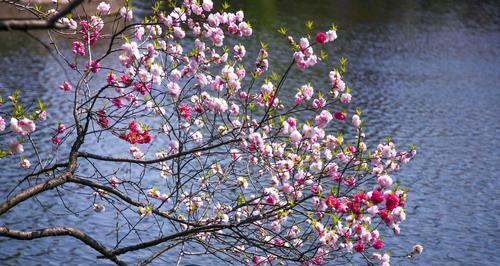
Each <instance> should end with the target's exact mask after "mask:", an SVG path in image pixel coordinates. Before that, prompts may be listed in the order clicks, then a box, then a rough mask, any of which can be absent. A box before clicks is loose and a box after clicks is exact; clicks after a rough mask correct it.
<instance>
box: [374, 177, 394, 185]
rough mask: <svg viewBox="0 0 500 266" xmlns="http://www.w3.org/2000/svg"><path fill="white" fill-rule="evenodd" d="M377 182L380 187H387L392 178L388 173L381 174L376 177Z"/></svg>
mask: <svg viewBox="0 0 500 266" xmlns="http://www.w3.org/2000/svg"><path fill="white" fill-rule="evenodd" d="M377 182H378V184H379V185H380V187H382V188H386V187H389V186H390V185H392V178H391V177H390V176H388V175H381V176H379V177H377Z"/></svg>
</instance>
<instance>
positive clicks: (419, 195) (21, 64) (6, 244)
mask: <svg viewBox="0 0 500 266" xmlns="http://www.w3.org/2000/svg"><path fill="white" fill-rule="evenodd" d="M233 2H235V3H233V7H232V8H242V9H243V10H245V11H246V16H247V18H248V19H249V20H250V21H251V22H252V25H253V27H254V33H255V35H254V37H253V38H252V39H251V40H249V41H248V45H249V46H248V47H251V45H257V44H258V42H259V41H261V40H262V41H265V42H267V43H269V44H270V51H271V52H270V56H271V64H272V65H273V66H274V67H275V69H274V70H275V71H276V72H279V71H280V70H282V68H284V67H285V64H286V63H287V62H289V60H290V59H289V58H290V54H289V52H288V49H287V48H286V43H285V40H284V39H283V38H282V37H281V36H280V35H279V34H278V33H276V28H277V27H278V26H281V25H286V26H287V27H288V28H289V32H290V34H293V35H295V36H297V37H298V36H300V34H303V33H304V32H305V27H304V21H306V20H314V23H315V25H316V26H317V28H318V29H326V28H327V27H329V26H330V25H331V23H335V24H336V25H338V27H339V31H338V35H339V39H338V40H337V41H335V43H334V44H333V46H332V47H331V48H330V49H329V52H330V54H331V56H330V58H329V60H335V59H338V58H339V57H340V56H344V57H346V58H347V59H348V62H349V63H348V69H347V74H346V80H347V82H348V84H349V86H350V87H351V88H352V94H353V96H354V97H353V99H354V100H353V104H354V105H356V106H359V107H360V108H361V109H362V110H363V117H364V118H365V119H366V121H367V124H366V126H367V139H369V140H371V141H372V142H376V141H381V140H383V139H384V138H385V137H386V136H392V137H393V139H394V140H395V142H396V143H397V144H398V146H399V147H401V148H403V147H408V146H409V145H410V144H416V145H417V148H418V155H417V157H416V159H415V160H414V161H413V162H412V163H411V164H409V165H407V166H406V167H405V168H404V169H403V171H402V172H401V173H400V174H399V175H398V176H397V177H396V178H397V181H399V182H401V183H403V184H405V185H407V186H408V187H409V189H410V193H409V199H408V207H409V208H408V220H407V221H405V222H404V223H403V224H402V225H401V235H400V236H399V237H397V238H393V237H387V238H386V242H387V243H386V244H387V246H388V247H391V249H392V250H393V252H394V253H395V254H398V253H399V254H402V253H404V252H406V251H408V250H409V249H411V247H412V246H413V245H414V244H415V243H421V244H422V245H423V246H424V253H423V254H422V255H421V256H420V257H419V258H418V259H416V260H414V261H412V262H409V261H404V260H403V261H401V264H404V265H410V264H413V265H500V257H499V255H498V252H499V251H500V240H499V238H498V236H499V235H500V221H499V219H500V212H499V211H498V210H499V209H500V199H499V196H500V195H499V193H498V189H500V176H499V175H500V174H499V173H500V136H499V134H500V3H498V2H495V1H467V2H465V1H463V2H462V1H460V2H458V1H457V2H452V1H326V0H315V1H277V0H275V1H274V0H247V1H233ZM136 11H137V12H136V13H141V10H140V9H138V10H136ZM0 40H1V42H0V73H1V77H0V94H2V95H5V94H6V93H8V92H9V91H11V90H12V89H13V88H18V87H19V88H22V89H23V94H28V95H31V96H33V97H39V96H40V95H42V98H43V99H44V100H45V101H47V102H48V104H49V112H50V113H51V115H52V117H56V118H57V119H61V120H63V119H64V118H65V116H67V115H68V112H67V111H68V110H66V109H64V108H65V107H64V106H66V105H64V102H66V101H67V99H64V98H63V97H60V95H61V94H56V93H54V91H55V90H57V85H58V84H59V83H60V81H61V73H60V69H59V68H58V67H57V66H56V65H55V64H54V60H53V58H52V57H50V55H49V54H48V53H47V52H46V51H45V50H44V49H43V47H41V46H40V45H39V44H38V43H37V42H36V41H34V40H33V39H31V38H29V37H27V36H26V35H24V34H21V33H15V34H11V33H0ZM248 49H250V48H248ZM277 62H283V65H279V64H277ZM330 67H331V66H330V65H324V66H322V67H319V68H315V70H313V71H298V70H297V71H293V73H292V74H291V75H290V76H291V78H290V79H289V80H288V81H287V84H288V87H289V89H290V92H289V93H290V95H293V93H294V92H295V88H296V87H297V86H300V85H301V84H302V83H303V82H304V80H310V81H311V82H312V83H313V85H316V87H317V88H321V85H322V84H323V85H324V84H326V83H325V81H326V80H327V73H328V71H329V68H330ZM325 91H326V87H325ZM56 95H57V96H56ZM46 145H47V146H49V145H50V144H49V143H47V144H46ZM6 169H7V161H5V160H4V161H0V173H2V174H1V175H0V176H1V179H2V182H3V185H2V186H1V187H0V196H1V197H2V198H3V197H5V195H6V193H7V191H9V190H10V189H11V188H12V187H13V185H14V184H15V179H14V177H16V176H17V174H18V173H16V172H6ZM55 197H57V194H56V193H55V192H47V193H46V194H44V195H42V196H40V197H39V199H40V200H41V201H47V202H50V199H52V200H53V199H54V198H55ZM53 202H57V201H53ZM57 204H59V203H57ZM21 207H23V209H24V210H29V211H28V212H23V213H21V212H20V211H19V210H18V211H15V212H13V213H10V214H9V215H8V216H6V217H3V218H2V220H0V224H7V225H8V226H14V227H15V228H17V229H25V228H37V227H41V226H47V225H61V223H63V224H67V223H69V224H75V225H82V226H83V225H85V228H87V230H86V231H88V233H89V234H92V235H99V234H100V231H99V228H100V227H101V226H102V225H103V224H107V223H110V222H111V221H110V220H106V218H102V217H97V216H96V215H94V213H93V212H92V211H91V210H88V211H87V212H83V213H82V214H81V215H80V217H72V216H67V215H62V214H63V213H64V212H63V211H62V210H60V211H57V210H56V211H54V210H52V209H50V208H48V207H49V206H47V208H41V207H40V206H39V205H38V204H37V203H36V202H28V203H24V204H23V206H21ZM54 212H57V213H58V214H57V215H56V214H54ZM31 217H41V218H38V219H40V220H33V219H32V218H31ZM112 218H113V217H112V215H111V216H109V217H108V219H112ZM105 237H106V236H104V235H103V236H102V238H105ZM98 238H101V237H98ZM132 260H133V258H132ZM93 261H95V253H94V252H93V251H91V250H90V249H89V248H87V247H84V246H82V245H81V244H80V243H77V242H75V241H70V240H69V239H66V238H52V239H43V240H36V241H34V242H31V243H28V242H21V241H12V240H8V241H7V240H6V239H0V264H5V265H36V264H40V265H60V264H62V263H66V264H69V265H87V264H93V263H91V262H93ZM189 262H190V263H197V264H201V265H206V264H207V263H208V261H207V260H203V261H195V260H193V261H189ZM98 263H99V264H104V263H106V262H104V261H98ZM158 263H159V264H160V263H163V264H162V265H165V264H166V265H170V263H172V261H169V260H168V258H167V261H166V262H161V261H158ZM210 263H211V262H210Z"/></svg>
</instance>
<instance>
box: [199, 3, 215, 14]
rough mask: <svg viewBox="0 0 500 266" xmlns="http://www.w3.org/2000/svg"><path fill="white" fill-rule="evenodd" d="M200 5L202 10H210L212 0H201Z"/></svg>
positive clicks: (212, 4)
mask: <svg viewBox="0 0 500 266" xmlns="http://www.w3.org/2000/svg"><path fill="white" fill-rule="evenodd" d="M201 6H202V7H203V10H205V12H210V11H211V10H212V8H213V7H214V3H213V2H212V0H203V3H202V4H201Z"/></svg>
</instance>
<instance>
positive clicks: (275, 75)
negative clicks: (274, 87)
mask: <svg viewBox="0 0 500 266" xmlns="http://www.w3.org/2000/svg"><path fill="white" fill-rule="evenodd" d="M279 78H280V77H279V75H278V73H276V72H274V71H272V72H271V79H272V80H274V81H277V80H278V79H279Z"/></svg>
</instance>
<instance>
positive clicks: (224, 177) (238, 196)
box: [0, 0, 422, 265]
mask: <svg viewBox="0 0 500 266" xmlns="http://www.w3.org/2000/svg"><path fill="white" fill-rule="evenodd" d="M110 10H111V6H110V5H109V4H108V3H106V2H102V3H100V4H99V5H98V6H97V10H87V13H88V15H86V16H84V17H79V18H76V17H72V16H71V15H69V16H64V17H62V18H59V19H58V21H57V23H59V24H62V25H64V27H63V29H59V28H57V29H52V30H50V31H49V34H50V38H51V41H52V44H51V49H52V50H53V51H56V53H57V54H59V56H60V57H61V58H62V60H63V61H64V62H65V64H66V68H67V70H68V71H70V72H72V74H71V75H68V76H67V77H66V78H63V79H61V82H60V86H59V88H54V90H56V91H55V92H54V93H57V94H58V97H67V98H68V99H69V101H70V103H71V113H70V114H68V115H67V120H66V121H54V120H51V114H50V113H48V111H47V110H45V106H44V103H43V102H42V101H39V102H38V105H36V104H35V105H33V104H25V103H23V101H22V99H23V95H22V91H16V92H13V93H12V94H11V95H5V96H4V98H3V99H2V100H0V102H1V105H0V136H1V138H2V142H1V143H2V146H0V156H1V157H4V158H3V160H6V159H9V158H5V157H10V158H15V159H16V160H18V162H19V163H18V164H17V163H16V164H15V165H11V168H12V171H16V172H19V178H18V184H17V186H16V187H15V188H14V189H13V191H12V193H10V194H9V195H3V199H2V202H1V203H0V217H1V216H4V215H6V213H8V212H9V211H11V210H12V209H14V208H23V206H22V205H21V203H23V202H24V201H29V200H34V198H36V197H37V196H38V195H40V194H42V193H52V192H53V191H55V189H60V188H67V189H71V190H73V191H75V192H74V193H75V195H77V192H78V196H79V197H81V198H82V200H81V203H80V204H83V205H87V206H88V209H87V212H96V213H95V215H100V216H104V215H109V218H108V220H107V221H109V227H107V228H100V229H99V230H102V233H101V236H100V237H97V236H96V235H91V234H89V233H87V232H86V228H73V227H68V226H64V224H62V225H60V226H56V227H48V228H38V229H34V230H27V229H26V228H23V225H22V224H19V225H18V227H19V228H7V227H5V226H2V227H0V236H2V237H7V238H13V239H20V240H32V239H36V238H43V237H58V236H70V237H72V238H73V239H74V241H80V242H81V244H82V245H87V246H89V247H91V248H92V249H94V250H95V252H96V254H97V255H96V257H97V258H99V259H108V260H111V261H112V262H114V263H116V264H118V265H125V264H126V262H125V261H127V262H129V261H131V262H133V263H137V264H138V265H145V264H149V263H151V262H153V261H155V260H157V259H159V258H161V256H162V255H165V254H168V255H169V256H173V255H175V256H177V257H178V262H180V261H181V260H182V259H184V258H186V257H190V256H213V257H216V258H218V259H220V260H222V261H226V262H232V263H234V262H241V263H243V264H247V265H266V264H276V263H285V264H300V265H316V264H323V263H326V262H328V261H336V262H338V263H347V262H353V261H359V260H361V261H366V263H368V264H370V265H389V263H390V252H388V247H386V246H385V244H384V238H383V237H384V234H385V237H389V236H390V235H392V234H394V235H398V234H399V233H400V224H401V222H403V221H404V220H405V219H406V214H405V207H406V201H407V191H406V190H405V189H403V188H402V187H401V185H399V184H396V183H395V182H393V176H394V175H395V174H396V172H398V171H399V170H400V166H402V165H404V164H406V163H408V162H409V161H410V160H411V159H412V158H413V157H414V155H415V154H416V151H415V148H414V147H411V148H409V149H408V150H404V151H397V150H396V147H395V144H394V143H392V142H391V141H387V142H385V143H380V144H374V143H372V144H370V145H369V144H367V142H366V140H365V134H364V131H363V124H364V120H363V116H362V113H361V111H360V110H357V109H355V108H353V107H350V102H351V98H352V96H351V91H350V89H349V86H348V85H346V83H345V81H344V80H343V76H344V72H345V64H346V62H345V60H341V62H340V63H339V65H337V66H335V65H332V66H331V68H332V71H331V72H330V73H329V75H328V76H326V77H324V79H325V81H327V82H328V87H327V88H315V85H314V84H312V83H310V82H308V81H307V80H304V81H303V83H301V84H290V82H288V83H287V82H286V81H287V78H288V75H289V73H290V71H291V70H292V69H293V68H298V69H307V68H313V67H315V65H317V64H330V63H328V62H326V61H325V59H326V57H325V56H323V55H322V54H316V53H315V49H317V50H319V49H320V48H321V47H326V46H328V45H330V44H331V43H333V42H334V41H336V39H337V33H336V29H335V27H332V28H331V29H328V30H325V31H324V32H313V31H312V24H308V30H309V31H310V33H309V34H307V35H306V36H304V37H292V36H288V35H287V31H286V29H284V28H282V29H280V32H281V33H282V34H283V35H284V41H285V42H287V43H288V45H289V47H290V52H289V58H290V60H289V61H287V62H285V64H286V65H285V66H286V67H285V68H284V71H282V73H276V72H274V71H270V70H269V69H268V68H269V60H271V58H272V55H273V53H272V51H268V49H267V46H266V45H261V47H245V45H243V44H241V43H243V42H245V39H247V38H249V37H250V36H252V33H253V30H252V27H251V25H250V24H249V23H248V22H246V21H245V17H244V13H243V12H242V11H238V12H236V13H232V12H230V11H229V6H228V5H227V4H224V5H223V6H222V8H221V9H220V10H218V11H216V10H215V8H214V5H213V3H212V1H211V0H204V1H195V0H184V1H183V2H181V3H175V2H172V1H170V2H168V3H167V5H166V7H165V6H164V5H161V4H160V2H158V3H157V4H155V5H154V6H153V7H152V15H150V16H148V17H146V18H144V19H143V20H142V22H137V20H134V17H133V8H132V6H131V5H130V4H129V3H128V2H127V3H125V6H123V7H121V9H119V10H120V11H119V14H117V15H109V13H110ZM58 12H60V11H59V10H57V9H54V10H50V12H47V13H46V16H47V19H49V20H50V17H51V16H56V15H57V14H58ZM228 39H229V40H230V41H227V40H228ZM65 42H66V43H68V42H69V43H70V44H71V53H69V54H68V53H64V52H62V51H61V48H60V47H59V46H60V44H61V43H65ZM228 43H232V45H229V44H228ZM97 44H101V46H100V47H101V49H98V48H97V47H98V45H97ZM102 47H105V49H102ZM247 50H249V51H255V52H256V57H251V58H250V57H249V56H248V55H247ZM113 62H114V63H113ZM278 64H279V62H278ZM281 65H282V64H281ZM292 90H296V93H295V98H294V99H293V100H287V99H283V95H284V92H287V91H288V92H289V91H292ZM320 90H321V92H322V93H321V92H320ZM41 128H50V129H51V132H52V134H51V135H50V136H47V135H46V134H43V135H37V134H36V133H37V131H39V130H40V129H41ZM3 140H5V141H3ZM43 142H51V145H52V147H53V148H52V149H43V148H42V147H38V146H37V143H43ZM102 145H104V146H108V147H109V146H113V147H116V149H126V150H127V153H118V154H117V153H116V152H115V153H113V152H110V151H108V150H107V149H98V148H96V147H100V146H102ZM368 147H373V150H369V148H368ZM25 150H30V151H32V153H33V154H34V156H31V157H28V156H26V155H25ZM60 197H61V198H63V197H64V196H62V195H60ZM54 204H58V206H59V207H60V208H66V209H67V212H68V213H69V214H75V215H76V211H74V210H72V209H71V208H70V207H68V206H66V205H65V204H64V200H61V201H59V202H54ZM115 214H116V215H115ZM60 222H61V223H63V222H64V220H60ZM139 228H147V230H139ZM65 241H71V239H66V240H65ZM421 252H422V247H421V246H419V245H416V246H415V247H414V249H413V250H412V251H410V252H409V253H408V254H406V256H409V257H412V256H413V255H415V254H417V253H421ZM127 256H128V257H127ZM125 257H126V258H128V259H127V260H124V259H123V258H125Z"/></svg>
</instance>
